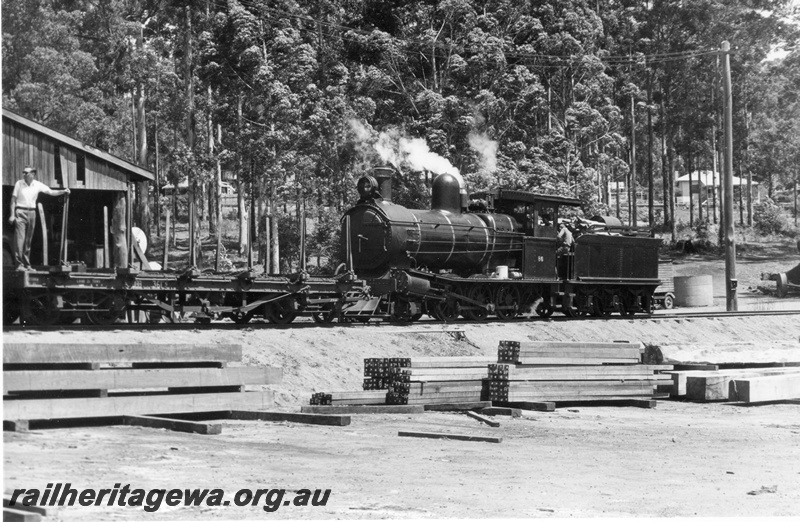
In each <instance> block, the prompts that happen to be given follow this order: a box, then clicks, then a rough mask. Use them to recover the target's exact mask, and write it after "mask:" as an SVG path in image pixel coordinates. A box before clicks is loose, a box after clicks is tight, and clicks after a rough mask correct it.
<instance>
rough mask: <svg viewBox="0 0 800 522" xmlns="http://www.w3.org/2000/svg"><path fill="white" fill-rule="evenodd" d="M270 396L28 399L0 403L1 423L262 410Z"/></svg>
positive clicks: (271, 403)
mask: <svg viewBox="0 0 800 522" xmlns="http://www.w3.org/2000/svg"><path fill="white" fill-rule="evenodd" d="M272 405H273V392H271V391H262V392H245V393H198V394H188V395H135V396H118V397H108V398H102V399H98V398H79V399H31V400H11V401H3V420H16V419H28V420H32V419H80V418H90V417H119V416H123V415H139V414H144V415H154V414H168V413H190V412H200V411H217V410H241V409H254V410H264V409H267V408H270V407H272Z"/></svg>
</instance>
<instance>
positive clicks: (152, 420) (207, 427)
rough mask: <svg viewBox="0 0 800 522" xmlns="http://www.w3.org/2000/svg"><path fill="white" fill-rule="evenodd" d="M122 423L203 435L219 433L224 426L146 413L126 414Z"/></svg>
mask: <svg viewBox="0 0 800 522" xmlns="http://www.w3.org/2000/svg"><path fill="white" fill-rule="evenodd" d="M122 423H123V424H125V425H126V426H142V427H145V428H157V429H158V428H161V429H165V430H172V431H182V432H185V433H199V434H201V435H219V434H220V433H222V426H221V425H219V424H208V423H205V422H194V421H187V420H178V419H168V418H163V417H149V416H146V415H125V416H124V417H123V418H122Z"/></svg>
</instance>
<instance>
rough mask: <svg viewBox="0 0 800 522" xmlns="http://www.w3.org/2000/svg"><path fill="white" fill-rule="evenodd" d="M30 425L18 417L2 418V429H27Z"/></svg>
mask: <svg viewBox="0 0 800 522" xmlns="http://www.w3.org/2000/svg"><path fill="white" fill-rule="evenodd" d="M29 430H30V426H29V424H28V421H26V420H20V419H9V420H3V431H19V432H25V431H29Z"/></svg>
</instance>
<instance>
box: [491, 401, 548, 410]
mask: <svg viewBox="0 0 800 522" xmlns="http://www.w3.org/2000/svg"><path fill="white" fill-rule="evenodd" d="M501 404H506V405H507V406H510V407H512V408H518V409H520V410H529V411H556V403H555V402H547V401H545V402H543V401H522V402H508V403H501Z"/></svg>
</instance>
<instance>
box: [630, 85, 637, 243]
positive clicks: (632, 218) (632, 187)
mask: <svg viewBox="0 0 800 522" xmlns="http://www.w3.org/2000/svg"><path fill="white" fill-rule="evenodd" d="M628 194H629V195H630V196H629V197H630V203H629V205H630V206H629V208H630V209H631V210H630V215H629V216H628V221H629V223H630V225H631V226H632V227H634V228H636V227H637V226H638V220H637V219H636V218H637V217H638V216H637V214H638V212H637V209H636V101H635V100H634V97H633V95H632V94H631V184H630V187H629V188H628Z"/></svg>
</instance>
